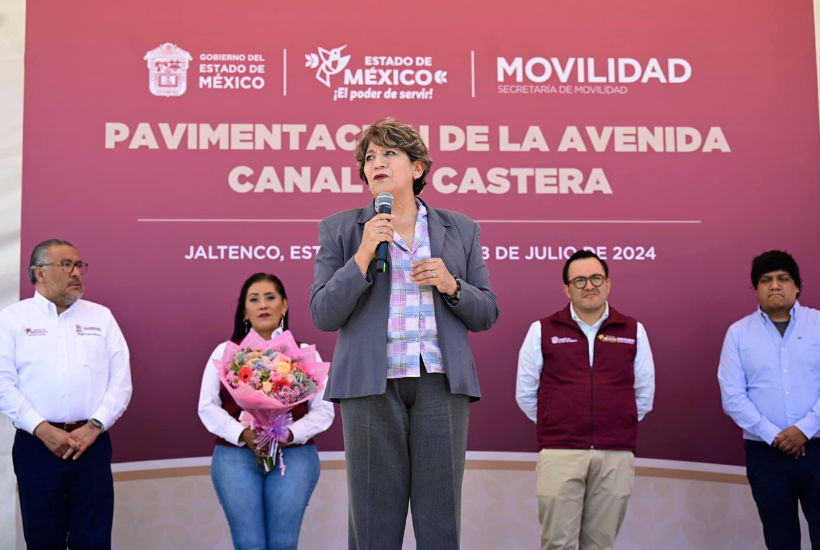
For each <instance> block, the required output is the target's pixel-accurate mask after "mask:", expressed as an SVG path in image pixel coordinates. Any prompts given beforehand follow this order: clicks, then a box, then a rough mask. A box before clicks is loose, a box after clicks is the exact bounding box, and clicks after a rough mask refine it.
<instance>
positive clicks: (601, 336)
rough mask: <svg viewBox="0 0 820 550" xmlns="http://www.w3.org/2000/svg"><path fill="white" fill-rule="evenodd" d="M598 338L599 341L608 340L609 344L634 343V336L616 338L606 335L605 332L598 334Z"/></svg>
mask: <svg viewBox="0 0 820 550" xmlns="http://www.w3.org/2000/svg"><path fill="white" fill-rule="evenodd" d="M598 340H600V341H601V342H609V343H611V344H634V343H635V339H634V338H616V337H615V336H607V335H605V334H599V335H598Z"/></svg>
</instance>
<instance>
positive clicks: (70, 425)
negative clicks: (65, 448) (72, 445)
mask: <svg viewBox="0 0 820 550" xmlns="http://www.w3.org/2000/svg"><path fill="white" fill-rule="evenodd" d="M49 424H51V425H52V426H54V427H55V428H60V429H61V430H65V431H67V432H73V431H74V430H76V429H77V428H79V427H80V426H84V425H86V424H88V420H78V421H77V422H49Z"/></svg>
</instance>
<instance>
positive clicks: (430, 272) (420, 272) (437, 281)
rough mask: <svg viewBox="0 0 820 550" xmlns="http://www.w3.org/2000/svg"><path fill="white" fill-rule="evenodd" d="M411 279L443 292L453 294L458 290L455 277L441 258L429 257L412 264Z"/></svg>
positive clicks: (418, 283) (420, 284)
mask: <svg viewBox="0 0 820 550" xmlns="http://www.w3.org/2000/svg"><path fill="white" fill-rule="evenodd" d="M410 268H411V269H412V270H413V271H411V272H410V280H411V281H413V282H414V283H416V284H417V285H419V286H422V285H429V286H434V287H436V290H438V291H439V292H441V293H442V294H446V295H448V296H451V295H453V294H455V292H456V290H458V283H456V280H455V277H453V275H452V274H451V273H450V272H449V271H448V270H447V266H445V265H444V262H443V261H442V259H441V258H427V259H426V260H419V261H417V262H413V263H412V264H410Z"/></svg>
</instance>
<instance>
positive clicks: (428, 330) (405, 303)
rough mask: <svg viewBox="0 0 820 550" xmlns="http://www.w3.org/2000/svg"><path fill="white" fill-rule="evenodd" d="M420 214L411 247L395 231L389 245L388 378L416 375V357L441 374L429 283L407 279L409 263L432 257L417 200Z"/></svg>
mask: <svg viewBox="0 0 820 550" xmlns="http://www.w3.org/2000/svg"><path fill="white" fill-rule="evenodd" d="M416 204H417V205H418V207H419V213H418V215H417V216H416V230H415V237H414V239H413V246H412V248H410V247H408V246H407V244H406V243H405V242H404V240H403V239H402V238H401V236H400V235H399V234H398V233H394V234H393V243H392V244H390V247H389V248H390V259H391V261H392V270H391V278H390V314H389V317H388V320H387V378H408V377H413V378H417V377H418V376H420V374H421V373H420V372H419V368H420V365H419V356H421V358H422V359H423V360H424V366H425V368H426V369H427V372H430V373H433V372H438V373H443V372H444V364H443V361H442V356H441V348H439V345H438V328H437V327H436V313H435V311H434V309H433V288H434V287H432V286H418V285H417V284H416V283H414V282H413V281H411V280H410V272H411V271H412V269H410V264H411V263H413V262H415V261H417V260H423V259H426V258H430V257H431V253H430V233H429V232H428V228H427V209H426V208H425V207H424V205H423V204H421V202H420V201H419V200H418V199H416Z"/></svg>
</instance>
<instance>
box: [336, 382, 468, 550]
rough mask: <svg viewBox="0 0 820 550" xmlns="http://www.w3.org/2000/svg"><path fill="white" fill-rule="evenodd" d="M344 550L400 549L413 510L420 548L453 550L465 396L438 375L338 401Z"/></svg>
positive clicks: (458, 509) (458, 512)
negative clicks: (345, 528) (345, 508)
mask: <svg viewBox="0 0 820 550" xmlns="http://www.w3.org/2000/svg"><path fill="white" fill-rule="evenodd" d="M341 407H342V421H343V424H344V426H343V427H344V439H345V462H346V465H347V490H348V503H349V508H348V548H349V549H350V550H400V549H401V547H402V539H403V538H404V526H405V523H406V522H407V503H408V500H409V502H410V506H411V507H412V511H413V531H414V532H415V534H416V544H417V548H418V549H419V550H456V549H457V548H459V534H460V526H461V484H462V481H463V479H464V461H465V458H466V454H467V423H468V420H469V416H470V398H469V397H468V396H466V395H456V394H453V393H450V388H449V385H448V384H447V378H446V376H445V375H444V374H428V373H427V372H426V371H425V369H424V366H422V368H421V377H420V378H401V379H396V380H388V381H387V391H386V392H385V393H384V394H382V395H371V396H367V397H358V398H354V399H342V403H341Z"/></svg>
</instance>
